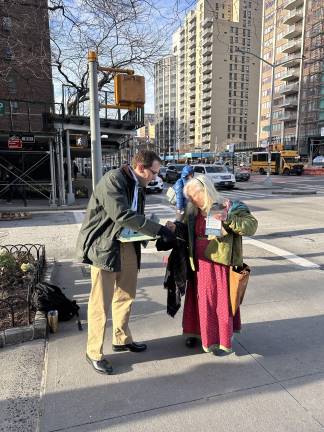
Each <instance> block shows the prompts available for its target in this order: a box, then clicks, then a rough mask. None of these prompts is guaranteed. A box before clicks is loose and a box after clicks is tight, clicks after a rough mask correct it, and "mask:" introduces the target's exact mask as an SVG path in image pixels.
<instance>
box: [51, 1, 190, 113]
mask: <svg viewBox="0 0 324 432" xmlns="http://www.w3.org/2000/svg"><path fill="white" fill-rule="evenodd" d="M64 1H65V4H66V5H70V6H71V9H69V12H70V14H71V16H72V18H73V20H74V21H75V19H76V20H81V22H82V21H83V22H89V24H88V25H87V26H86V27H84V33H82V34H83V36H84V38H83V39H84V43H83V45H79V47H80V49H79V48H78V45H75V43H77V44H78V43H79V40H78V39H79V37H80V36H79V33H78V32H77V35H75V31H74V33H73V32H70V30H71V29H72V28H73V29H75V28H76V27H75V26H73V24H71V21H70V20H67V19H65V20H64V21H63V23H62V21H61V17H62V15H61V12H60V11H58V12H57V14H58V15H53V14H52V15H51V24H50V25H51V28H52V36H53V35H55V39H54V40H55V43H54V44H53V49H54V51H53V52H55V53H56V54H57V53H58V52H60V51H58V50H59V49H61V48H62V49H63V50H64V51H63V55H62V57H61V58H63V59H64V62H65V66H64V68H65V69H64V68H63V70H64V71H68V75H69V77H72V80H73V81H75V82H76V83H77V82H79V78H75V75H74V72H73V71H77V72H78V71H80V66H78V63H79V59H80V58H83V59H84V60H85V59H86V52H87V50H88V49H90V48H87V46H89V47H90V46H92V44H93V45H95V43H96V36H95V35H96V31H97V32H98V37H97V40H100V39H101V37H102V36H103V34H105V27H102V26H100V24H99V23H103V22H106V21H103V17H104V15H103V16H102V17H100V19H98V20H97V19H95V18H94V17H95V15H93V14H92V15H90V16H89V19H85V18H86V17H85V15H84V14H85V13H86V12H85V11H84V12H82V8H81V7H80V2H82V0H64ZM149 1H151V2H153V3H154V8H152V9H147V7H146V6H145V8H144V12H145V13H146V14H149V17H143V15H140V18H139V19H138V20H137V21H136V24H135V25H136V26H137V28H139V34H141V32H142V31H145V32H146V34H147V35H148V37H150V36H149V35H150V32H151V31H152V40H154V37H155V36H156V34H157V33H156V32H160V33H158V37H159V40H160V41H162V42H163V41H165V45H164V50H161V57H159V56H158V57H156V61H157V60H158V59H159V58H162V57H163V56H164V55H166V54H168V53H170V52H171V45H172V34H173V33H174V31H176V29H177V28H178V27H179V26H180V25H181V24H182V20H183V17H184V15H185V14H186V13H187V12H188V11H189V10H190V8H192V7H193V5H195V3H196V0H148V2H149ZM143 4H145V2H143ZM91 13H92V12H91ZM91 19H92V21H91ZM140 19H142V22H140ZM145 19H146V20H145ZM108 21H109V20H108ZM78 22H79V21H78ZM91 22H92V23H93V25H94V26H97V27H96V29H97V30H95V29H93V26H91ZM62 31H63V33H62ZM131 31H133V30H131ZM81 32H82V29H81ZM64 33H66V34H68V35H69V36H68V37H67V39H68V40H70V39H71V40H73V37H74V38H75V43H72V46H71V47H70V45H69V44H68V43H66V42H65V40H66V39H64ZM112 34H113V33H112ZM107 40H108V39H107ZM80 41H81V39H80ZM111 43H112V44H113V43H114V39H112V40H111V39H109V43H108V44H107V46H106V49H107V56H106V59H104V58H103V57H101V60H102V61H103V62H106V61H107V59H108V60H109V49H110V46H111ZM57 47H59V48H57ZM74 47H75V49H76V51H75V50H74ZM71 49H72V51H71ZM116 52H117V55H118V51H115V53H116ZM80 55H81V57H80ZM115 60H116V57H115ZM80 62H81V60H80ZM99 62H100V58H99ZM100 63H101V62H100ZM105 65H106V66H110V65H109V64H105ZM70 66H71V67H70ZM84 66H85V65H83V66H82V68H81V71H82V70H83V68H84ZM127 67H129V66H127ZM134 70H135V73H137V74H139V75H144V76H145V81H146V104H145V111H146V112H147V113H154V77H153V66H152V65H151V67H150V71H148V70H147V69H144V67H140V66H138V67H136V65H135V66H134ZM53 77H54V78H55V77H59V78H61V75H60V74H59V73H58V72H55V68H54V69H53ZM73 77H74V78H75V79H73ZM54 88H55V90H54V91H55V99H56V101H57V102H61V93H62V91H61V89H62V85H61V82H60V79H58V80H55V79H54Z"/></svg>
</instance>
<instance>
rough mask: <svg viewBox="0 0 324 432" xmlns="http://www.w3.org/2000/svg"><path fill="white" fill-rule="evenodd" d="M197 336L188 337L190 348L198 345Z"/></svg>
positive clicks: (187, 343) (187, 341) (187, 342)
mask: <svg viewBox="0 0 324 432" xmlns="http://www.w3.org/2000/svg"><path fill="white" fill-rule="evenodd" d="M197 342H198V341H197V338H195V337H188V338H187V339H186V346H187V347H188V348H194V347H195V346H197Z"/></svg>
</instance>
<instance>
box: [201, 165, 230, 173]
mask: <svg viewBox="0 0 324 432" xmlns="http://www.w3.org/2000/svg"><path fill="white" fill-rule="evenodd" d="M206 172H207V173H211V174H215V173H227V172H228V171H227V168H226V167H224V166H215V165H213V166H206Z"/></svg>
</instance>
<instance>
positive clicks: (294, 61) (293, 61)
mask: <svg viewBox="0 0 324 432" xmlns="http://www.w3.org/2000/svg"><path fill="white" fill-rule="evenodd" d="M282 61H285V62H287V63H286V64H285V66H287V67H294V66H299V65H300V62H301V58H298V57H296V55H295V54H293V55H291V54H288V55H286V56H285V57H284V58H283V59H282Z"/></svg>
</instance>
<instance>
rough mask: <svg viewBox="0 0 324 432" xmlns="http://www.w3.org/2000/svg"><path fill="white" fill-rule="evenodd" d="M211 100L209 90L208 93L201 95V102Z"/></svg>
mask: <svg viewBox="0 0 324 432" xmlns="http://www.w3.org/2000/svg"><path fill="white" fill-rule="evenodd" d="M210 99H211V91H210V90H209V91H208V92H204V93H203V95H202V100H203V101H207V100H210Z"/></svg>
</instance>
